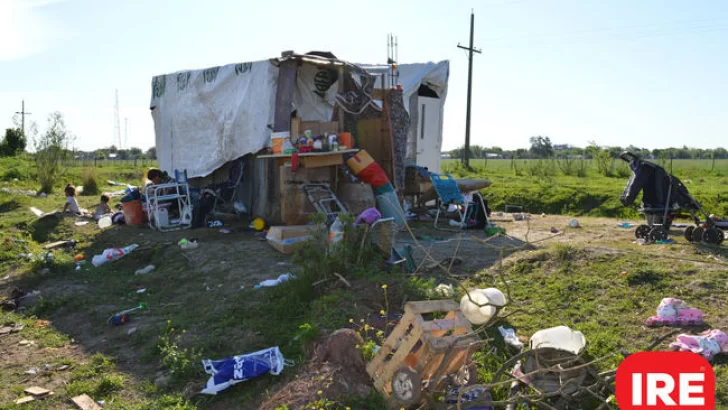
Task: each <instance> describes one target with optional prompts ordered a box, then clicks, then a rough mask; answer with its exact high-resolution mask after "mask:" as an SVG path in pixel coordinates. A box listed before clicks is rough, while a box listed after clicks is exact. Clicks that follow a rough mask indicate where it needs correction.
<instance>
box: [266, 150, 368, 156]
mask: <svg viewBox="0 0 728 410" xmlns="http://www.w3.org/2000/svg"><path fill="white" fill-rule="evenodd" d="M354 152H359V150H358V149H347V150H346V151H324V152H299V153H298V157H299V158H302V157H322V156H327V155H339V154H349V153H354ZM292 156H293V155H292V154H269V155H258V156H256V158H291V157H292Z"/></svg>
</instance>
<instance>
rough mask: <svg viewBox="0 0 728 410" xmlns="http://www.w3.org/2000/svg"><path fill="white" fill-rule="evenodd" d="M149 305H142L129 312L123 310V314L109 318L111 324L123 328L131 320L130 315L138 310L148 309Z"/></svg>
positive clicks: (128, 310)
mask: <svg viewBox="0 0 728 410" xmlns="http://www.w3.org/2000/svg"><path fill="white" fill-rule="evenodd" d="M146 307H147V305H146V304H145V303H140V304H139V306H137V307H135V308H131V309H127V310H122V311H121V312H119V313H117V314H115V315H114V316H111V317H110V318H109V324H111V325H113V326H121V325H123V324H125V323H127V322H129V321H130V320H131V316H129V313H131V312H134V311H136V310H141V309H146Z"/></svg>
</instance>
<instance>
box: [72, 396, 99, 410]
mask: <svg viewBox="0 0 728 410" xmlns="http://www.w3.org/2000/svg"><path fill="white" fill-rule="evenodd" d="M71 400H72V401H73V404H75V405H76V406H77V407H78V408H79V409H81V410H101V407H100V406H99V405H98V404H96V402H95V401H94V400H93V399H92V398H91V397H89V395H88V394H82V395H80V396H76V397H74V398H72V399H71Z"/></svg>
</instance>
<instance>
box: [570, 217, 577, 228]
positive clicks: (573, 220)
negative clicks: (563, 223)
mask: <svg viewBox="0 0 728 410" xmlns="http://www.w3.org/2000/svg"><path fill="white" fill-rule="evenodd" d="M569 226H570V227H572V228H578V227H579V221H578V220H576V219H572V220H571V221H569Z"/></svg>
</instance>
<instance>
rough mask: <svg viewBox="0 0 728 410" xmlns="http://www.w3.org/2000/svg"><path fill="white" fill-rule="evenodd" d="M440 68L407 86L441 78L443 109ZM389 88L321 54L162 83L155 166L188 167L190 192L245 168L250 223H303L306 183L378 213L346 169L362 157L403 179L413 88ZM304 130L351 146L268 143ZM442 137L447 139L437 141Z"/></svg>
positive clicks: (156, 82) (156, 107) (155, 87)
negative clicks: (292, 149) (254, 219)
mask: <svg viewBox="0 0 728 410" xmlns="http://www.w3.org/2000/svg"><path fill="white" fill-rule="evenodd" d="M424 66H427V65H424ZM436 66H437V67H439V68H438V70H437V72H439V73H440V74H439V77H438V76H436V75H430V77H427V75H423V78H425V77H426V78H428V79H420V80H416V79H413V80H411V81H410V80H409V78H414V77H416V76H414V75H409V74H408V75H407V76H406V78H407V79H408V80H407V81H408V84H409V83H410V82H411V83H412V84H414V83H416V82H417V81H420V82H425V83H427V84H434V83H436V82H437V81H435V80H430V79H429V78H431V77H432V78H434V77H437V78H439V80H438V81H440V82H439V84H440V86H439V87H435V88H437V90H438V92H439V93H440V94H438V95H440V96H441V99H442V100H443V101H444V96H445V90H446V84H447V62H442V63H438V64H437V65H436ZM400 69H401V68H400ZM375 71H376V70H375ZM407 72H408V73H409V71H407ZM423 72H424V71H423ZM443 73H444V77H443ZM443 82H444V83H443ZM388 84H389V83H388V82H387V81H386V79H385V78H384V75H378V74H372V73H370V72H369V71H368V70H366V69H365V68H363V67H362V66H359V65H355V64H351V63H348V62H346V61H343V60H340V59H337V58H336V57H335V56H334V55H333V54H331V53H325V52H312V53H309V54H305V55H299V54H294V53H293V52H285V53H283V54H282V55H281V57H279V58H273V59H270V60H264V61H255V62H248V63H238V64H230V65H226V66H221V67H212V68H208V69H204V70H189V71H180V72H177V73H173V74H165V75H159V76H156V77H154V78H153V80H152V100H151V105H150V108H151V111H152V117H153V119H154V126H155V136H156V147H157V158H158V160H159V166H160V168H161V169H163V170H166V171H167V172H169V173H170V174H171V173H172V172H173V171H174V170H175V169H180V170H183V169H186V170H187V175H188V177H189V179H190V186H191V187H192V188H198V189H199V188H203V187H206V186H209V185H215V184H220V183H224V182H225V181H226V179H228V175H227V173H228V169H227V168H229V167H230V164H231V162H235V161H239V160H242V163H243V169H244V171H243V178H242V183H241V185H240V189H237V190H236V191H235V192H236V196H237V198H238V199H239V200H240V201H242V202H243V203H244V205H245V208H246V209H247V210H248V212H249V214H250V215H252V216H260V217H264V218H265V219H267V220H268V221H270V222H272V223H286V224H291V225H295V224H302V223H305V222H306V220H307V214H309V213H312V212H314V209H313V207H311V205H310V204H309V203H308V200H307V198H306V196H305V194H304V193H303V192H302V190H301V189H300V187H301V186H302V185H303V184H310V183H325V184H329V185H330V186H331V188H332V190H333V191H334V192H335V193H336V194H337V196H339V197H340V199H341V200H342V202H344V203H345V204H346V205H347V207H349V208H357V209H351V210H352V211H356V210H359V211H360V210H362V209H363V208H364V207H365V206H367V205H369V206H373V205H374V196H373V193H372V189H371V187H369V186H367V185H363V184H361V183H359V182H357V181H356V180H355V178H353V177H352V174H351V173H350V172H349V171H348V170H347V168H346V166H344V164H345V161H346V159H348V158H349V157H351V156H353V155H354V154H356V153H357V152H358V150H360V149H361V150H366V151H367V152H368V153H370V154H371V156H372V157H373V158H374V160H375V161H376V162H377V163H378V164H379V165H380V166H381V167H382V169H383V170H384V172H385V173H386V175H387V177H388V178H389V180H390V181H391V182H392V185H393V187H395V188H399V187H400V186H401V185H402V183H399V184H398V183H397V181H403V180H404V169H405V161H406V158H405V157H406V156H407V155H409V154H407V152H406V151H405V152H399V151H398V148H397V147H398V146H400V147H404V146H405V145H406V141H407V138H409V137H408V135H409V134H411V131H410V121H409V114H408V113H407V107H409V106H410V104H411V103H410V101H405V96H407V99H409V100H412V95H414V94H412V93H411V92H410V91H411V89H412V86H410V85H407V87H406V88H405V87H395V88H392V87H389V86H388ZM443 84H444V85H443ZM375 86H376V87H377V88H376V90H375ZM433 87H434V86H433ZM375 91H376V92H375ZM407 93H409V94H407ZM418 95H419V94H418ZM440 111H441V108H440ZM306 130H311V132H312V133H314V135H324V136H325V135H326V134H328V133H336V134H339V135H342V134H343V133H348V134H350V135H351V136H352V138H351V143H350V145H352V146H350V147H346V150H342V151H333V150H330V151H323V152H311V153H303V152H299V153H297V154H296V155H293V154H290V153H286V152H276V153H274V152H272V150H271V148H272V146H273V144H272V137H281V136H284V135H286V134H288V135H290V137H291V140H293V141H295V140H296V139H297V138H299V137H300V136H301V134H302V133H304V132H305V131H306ZM437 138H439V141H441V134H438V135H437ZM438 144H439V142H438ZM438 146H439V145H438ZM438 149H439V148H438ZM438 154H439V153H438ZM413 158H415V159H416V158H417V157H416V156H414V157H413ZM438 158H439V156H438Z"/></svg>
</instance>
